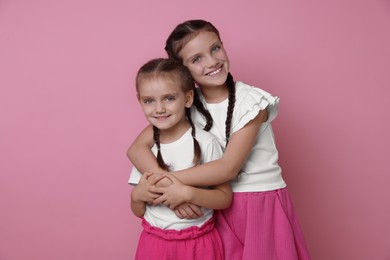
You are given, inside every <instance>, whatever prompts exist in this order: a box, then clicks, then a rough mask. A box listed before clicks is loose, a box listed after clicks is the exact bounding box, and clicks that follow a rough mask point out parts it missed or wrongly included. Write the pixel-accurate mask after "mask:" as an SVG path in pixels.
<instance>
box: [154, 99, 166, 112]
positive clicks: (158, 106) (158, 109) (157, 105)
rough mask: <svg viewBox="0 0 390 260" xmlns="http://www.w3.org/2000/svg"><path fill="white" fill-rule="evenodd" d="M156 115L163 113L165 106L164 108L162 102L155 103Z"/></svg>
mask: <svg viewBox="0 0 390 260" xmlns="http://www.w3.org/2000/svg"><path fill="white" fill-rule="evenodd" d="M156 113H157V114H163V113H165V106H164V103H163V102H157V103H156Z"/></svg>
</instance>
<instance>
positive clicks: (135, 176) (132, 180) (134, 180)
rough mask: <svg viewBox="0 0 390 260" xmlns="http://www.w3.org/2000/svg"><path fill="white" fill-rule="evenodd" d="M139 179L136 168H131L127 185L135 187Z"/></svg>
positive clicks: (139, 175) (139, 174)
mask: <svg viewBox="0 0 390 260" xmlns="http://www.w3.org/2000/svg"><path fill="white" fill-rule="evenodd" d="M141 177H142V174H141V173H140V172H139V171H138V170H137V168H135V167H133V169H132V170H131V174H130V178H129V181H128V183H129V184H132V185H137V184H138V182H139V180H140V179H141Z"/></svg>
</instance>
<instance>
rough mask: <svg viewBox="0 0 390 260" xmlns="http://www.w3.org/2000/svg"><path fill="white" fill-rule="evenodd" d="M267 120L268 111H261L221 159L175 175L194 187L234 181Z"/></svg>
mask: <svg viewBox="0 0 390 260" xmlns="http://www.w3.org/2000/svg"><path fill="white" fill-rule="evenodd" d="M266 118H267V112H266V110H261V111H260V112H259V114H258V115H257V116H256V117H255V118H254V119H253V120H251V121H250V122H248V124H246V125H245V126H244V127H243V128H242V129H240V130H239V131H237V132H235V133H234V134H233V135H232V136H231V138H230V141H229V145H228V146H227V148H226V150H225V152H224V153H223V156H222V157H221V158H220V159H218V160H215V161H211V162H208V163H205V164H202V165H199V166H196V167H192V168H189V169H186V170H182V171H177V172H174V173H173V174H174V175H175V177H177V178H179V179H180V181H182V182H183V183H184V184H186V185H194V186H210V185H215V184H219V183H224V182H226V181H229V180H232V179H234V178H235V177H236V176H237V174H238V172H239V171H240V169H241V167H242V165H243V164H244V163H245V161H246V159H247V157H248V155H249V154H250V152H251V150H252V147H253V145H254V144H255V142H256V137H257V134H258V132H259V129H260V126H261V123H262V122H264V121H265V120H266Z"/></svg>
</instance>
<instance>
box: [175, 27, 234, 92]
mask: <svg viewBox="0 0 390 260" xmlns="http://www.w3.org/2000/svg"><path fill="white" fill-rule="evenodd" d="M179 56H180V57H181V59H182V61H183V64H184V65H185V66H186V67H187V68H188V69H189V70H190V72H191V75H192V77H193V78H194V80H195V81H196V82H197V84H198V85H199V86H200V87H201V88H202V90H203V88H208V87H214V86H223V85H225V83H226V78H227V75H228V73H229V58H228V56H227V54H226V52H225V49H224V48H223V45H222V42H221V40H220V39H219V38H218V36H217V34H216V33H214V32H210V31H199V32H198V34H197V35H196V36H195V37H193V38H192V39H191V40H189V41H188V42H187V43H186V44H185V45H184V46H183V48H182V49H181V51H180V52H179Z"/></svg>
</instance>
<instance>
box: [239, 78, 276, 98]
mask: <svg viewBox="0 0 390 260" xmlns="http://www.w3.org/2000/svg"><path fill="white" fill-rule="evenodd" d="M236 96H237V97H238V98H245V97H248V96H255V97H262V98H264V99H267V100H269V101H272V102H273V100H274V99H277V98H278V97H276V96H275V97H274V96H272V95H271V94H270V93H268V92H267V91H265V90H263V89H261V88H259V87H255V86H251V85H248V84H245V83H243V82H241V81H237V82H236Z"/></svg>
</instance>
